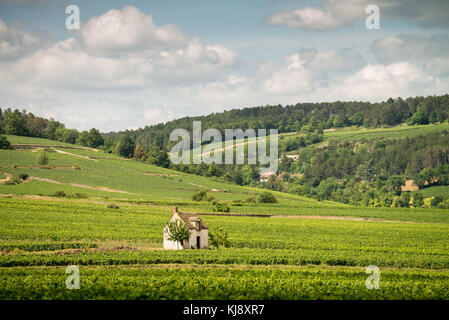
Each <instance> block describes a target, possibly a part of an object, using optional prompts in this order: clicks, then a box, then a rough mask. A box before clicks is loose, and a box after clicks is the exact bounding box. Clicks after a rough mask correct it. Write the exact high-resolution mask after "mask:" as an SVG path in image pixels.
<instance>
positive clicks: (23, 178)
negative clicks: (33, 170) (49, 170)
mask: <svg viewBox="0 0 449 320" xmlns="http://www.w3.org/2000/svg"><path fill="white" fill-rule="evenodd" d="M28 177H29V175H28V174H27V173H21V174H19V178H20V179H22V180H26V179H28Z"/></svg>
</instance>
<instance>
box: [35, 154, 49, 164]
mask: <svg viewBox="0 0 449 320" xmlns="http://www.w3.org/2000/svg"><path fill="white" fill-rule="evenodd" d="M48 160H49V158H48V154H47V152H46V151H41V152H39V154H38V156H37V163H38V164H39V165H41V166H45V165H46V164H48Z"/></svg>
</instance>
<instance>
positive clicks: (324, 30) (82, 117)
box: [0, 0, 449, 131]
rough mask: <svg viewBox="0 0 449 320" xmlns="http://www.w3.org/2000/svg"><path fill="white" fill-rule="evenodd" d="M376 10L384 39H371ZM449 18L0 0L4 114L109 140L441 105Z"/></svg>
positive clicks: (445, 14) (342, 8) (387, 10)
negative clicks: (369, 107) (435, 98)
mask: <svg viewBox="0 0 449 320" xmlns="http://www.w3.org/2000/svg"><path fill="white" fill-rule="evenodd" d="M369 4H376V5H377V6H378V7H379V8H380V30H368V29H367V28H366V27H365V19H366V17H367V15H366V13H365V12H364V10H365V8H366V6H367V5H369ZM68 5H77V6H78V7H79V8H80V15H81V29H80V30H77V31H68V30H66V28H65V20H66V17H67V15H66V14H65V8H66V6H68ZM448 9H449V6H448V2H447V1H439V0H431V1H427V2H422V1H417V0H408V1H392V0H381V1H366V0H360V1H357V0H322V1H312V0H311V1H292V0H248V1H234V0H232V1H217V0H209V1H204V0H191V1H186V0H167V1H119V0H112V1H104V0H102V1H45V0H20V1H15V0H0V68H1V70H2V71H0V83H1V84H2V86H1V88H0V96H1V97H2V100H3V101H2V102H1V106H3V107H18V108H25V109H27V110H30V111H32V112H34V113H36V114H38V115H43V116H52V117H55V118H57V119H58V120H61V121H64V122H66V123H67V126H68V127H75V128H78V129H87V128H90V127H98V128H100V129H101V130H103V131H109V130H122V129H126V128H137V127H142V126H145V125H148V124H153V123H158V122H165V121H168V120H171V119H173V118H178V117H182V116H187V115H197V114H207V113H210V112H216V111H222V110H225V109H232V108H240V107H246V106H255V105H264V104H278V103H281V104H284V105H285V104H294V103H297V102H305V101H332V100H363V101H381V100H384V99H386V98H388V97H389V96H393V97H396V96H403V97H405V96H417V95H431V94H443V93H447V91H448V88H449V81H448V77H449V56H448V53H447V52H449V51H448V49H449V48H448V46H449V45H448V44H447V43H449V41H447V40H448V37H449V33H448V27H449V10H448ZM111 10H112V11H111Z"/></svg>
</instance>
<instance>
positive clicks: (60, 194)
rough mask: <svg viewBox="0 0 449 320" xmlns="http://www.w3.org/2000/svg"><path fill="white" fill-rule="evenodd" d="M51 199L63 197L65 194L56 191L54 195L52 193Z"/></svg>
mask: <svg viewBox="0 0 449 320" xmlns="http://www.w3.org/2000/svg"><path fill="white" fill-rule="evenodd" d="M52 196H53V197H65V196H66V194H65V192H64V191H56V192H55V193H53V195H52Z"/></svg>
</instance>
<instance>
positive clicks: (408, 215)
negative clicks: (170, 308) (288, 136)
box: [0, 137, 449, 299]
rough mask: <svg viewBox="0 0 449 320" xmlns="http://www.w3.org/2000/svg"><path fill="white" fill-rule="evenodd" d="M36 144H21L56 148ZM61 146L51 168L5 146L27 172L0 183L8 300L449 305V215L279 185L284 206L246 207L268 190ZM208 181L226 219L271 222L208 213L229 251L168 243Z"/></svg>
mask: <svg viewBox="0 0 449 320" xmlns="http://www.w3.org/2000/svg"><path fill="white" fill-rule="evenodd" d="M28 139H29V138H23V137H20V138H17V140H16V141H20V143H24V144H25V143H29V144H32V143H38V144H49V145H54V144H52V143H53V142H52V141H39V142H36V141H34V140H33V141H32V139H30V140H28ZM16 143H19V142H16ZM56 150H58V149H57V148H56ZM56 150H55V151H54V152H50V153H49V155H50V162H49V164H48V165H46V166H45V167H42V166H39V165H38V164H37V162H36V157H37V153H36V152H34V151H35V150H32V149H26V150H0V172H1V174H3V175H4V176H6V174H8V175H20V174H22V173H26V174H28V175H29V178H28V179H26V180H25V181H22V182H21V183H19V184H16V185H5V184H0V299H397V298H401V299H449V272H448V270H449V250H448V248H449V237H448V234H449V210H436V209H389V208H362V207H353V206H348V205H343V204H337V203H332V202H319V201H316V200H313V199H308V198H305V197H299V196H295V195H291V194H283V193H277V192H275V193H274V194H275V196H276V197H277V199H278V203H275V204H260V203H247V202H245V200H246V199H247V198H248V197H250V196H257V194H259V193H260V192H261V190H258V189H254V188H249V187H240V186H236V185H232V184H227V183H222V182H219V181H215V180H212V179H209V178H205V177H199V176H193V175H188V174H184V173H180V172H175V171H171V170H168V169H163V168H159V167H155V166H152V165H149V164H144V163H140V162H135V161H131V160H126V159H123V158H119V157H117V156H115V155H111V154H106V153H102V152H99V151H92V150H76V149H60V150H59V151H63V152H64V153H61V152H57V151H56ZM433 188H439V187H432V188H428V189H427V190H430V189H433ZM200 189H203V190H208V193H209V194H210V195H212V196H214V197H215V198H216V199H219V200H221V201H227V202H228V203H229V205H230V207H231V213H234V214H259V215H260V214H265V215H271V217H265V218H262V217H251V216H249V217H238V216H223V215H221V216H220V215H219V214H218V215H216V216H213V215H203V216H202V219H203V220H204V221H205V223H206V224H207V225H208V226H209V227H211V228H214V227H217V226H220V227H223V228H224V229H225V230H227V231H228V232H229V239H230V242H231V247H230V248H219V249H209V250H186V251H165V250H162V228H163V226H164V225H165V224H166V222H167V221H168V220H169V218H170V216H171V208H172V207H173V206H178V207H179V208H180V210H181V211H183V212H197V213H200V215H201V213H211V212H212V206H211V203H210V202H206V201H203V202H196V201H192V200H191V195H192V194H193V193H194V192H196V191H197V190H200ZM424 190H426V189H423V191H424ZM57 191H64V193H65V194H66V196H65V197H55V196H52V195H53V194H55V193H56V192H57ZM429 192H430V191H429ZM76 194H84V195H85V196H86V197H85V198H79V197H77V196H76ZM109 204H118V205H119V209H110V208H107V206H108V205H109ZM273 215H274V216H273ZM73 264H74V265H77V266H78V267H79V268H80V273H81V274H80V276H81V289H80V290H73V291H70V290H67V289H66V287H65V279H66V278H67V275H66V273H65V267H67V266H68V265H73ZM369 265H376V266H378V267H379V268H380V271H381V278H380V289H379V290H368V289H367V288H366V286H365V280H366V278H367V276H368V275H367V274H366V273H365V268H366V267H367V266H369Z"/></svg>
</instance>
